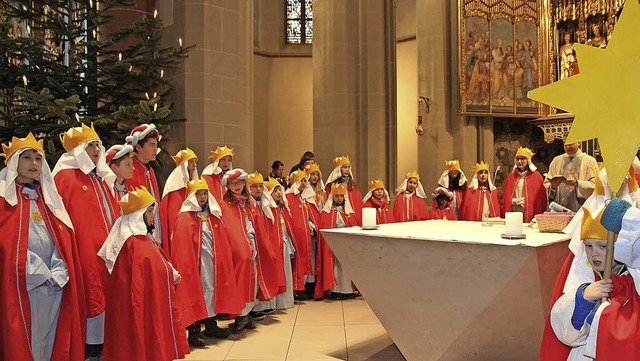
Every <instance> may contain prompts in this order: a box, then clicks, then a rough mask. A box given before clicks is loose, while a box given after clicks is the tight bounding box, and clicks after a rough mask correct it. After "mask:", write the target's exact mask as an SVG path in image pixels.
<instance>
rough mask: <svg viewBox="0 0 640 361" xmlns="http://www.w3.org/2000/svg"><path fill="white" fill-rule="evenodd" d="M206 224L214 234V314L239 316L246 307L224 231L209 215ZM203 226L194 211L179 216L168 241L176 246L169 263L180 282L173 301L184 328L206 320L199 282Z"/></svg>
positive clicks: (215, 219)
mask: <svg viewBox="0 0 640 361" xmlns="http://www.w3.org/2000/svg"><path fill="white" fill-rule="evenodd" d="M206 222H207V223H208V224H209V229H210V230H211V233H212V234H213V241H212V243H213V244H212V250H213V264H212V265H211V267H212V268H213V277H214V279H213V285H214V289H215V291H214V298H215V299H214V310H215V312H216V314H227V315H238V314H239V313H240V311H241V310H242V309H243V308H244V306H245V299H244V296H243V295H241V294H240V292H239V291H238V288H237V285H236V276H235V273H234V272H233V257H232V255H231V247H230V245H229V239H228V238H227V232H226V230H225V227H224V225H223V224H222V222H221V221H220V220H219V219H218V218H217V217H215V216H209V217H208V218H207V220H206ZM202 223H203V221H202V220H201V219H200V218H199V217H198V216H197V215H196V212H182V213H180V214H179V215H178V218H177V221H176V224H175V232H174V234H173V238H172V240H171V241H172V244H173V245H174V246H175V247H174V249H173V251H174V252H173V253H172V254H171V263H172V264H173V266H174V267H175V268H176V269H177V270H178V272H180V275H181V276H182V281H181V282H180V284H179V285H177V286H176V299H177V302H178V307H179V308H180V311H181V313H182V322H183V325H185V326H187V325H191V324H192V323H194V322H196V321H199V320H203V319H205V318H207V317H209V316H208V314H207V305H206V304H205V301H204V295H203V293H202V283H201V281H200V267H201V265H200V255H201V254H202Z"/></svg>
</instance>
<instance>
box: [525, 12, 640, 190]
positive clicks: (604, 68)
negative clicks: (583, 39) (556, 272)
mask: <svg viewBox="0 0 640 361" xmlns="http://www.w3.org/2000/svg"><path fill="white" fill-rule="evenodd" d="M575 50H576V54H577V56H578V58H579V59H580V73H579V74H577V75H574V76H572V77H570V78H567V79H564V80H561V81H558V82H555V83H552V84H549V85H546V86H543V87H541V88H538V89H534V90H532V91H530V92H529V94H528V96H529V98H530V99H533V100H537V101H539V102H541V103H545V104H548V105H551V106H554V107H556V108H559V109H562V110H565V111H568V112H571V113H573V114H575V119H574V121H573V125H572V126H571V131H570V132H569V136H568V137H567V140H566V142H567V143H573V142H577V141H582V140H588V139H593V138H598V143H599V145H600V149H601V150H602V158H603V160H604V164H605V166H606V167H607V176H608V178H609V185H610V187H611V190H612V193H613V194H615V193H617V191H618V190H619V189H620V186H621V185H622V182H623V181H624V179H625V176H626V174H627V172H628V170H629V166H630V164H631V162H632V160H633V157H634V156H635V154H636V152H637V151H638V146H639V145H640V129H639V128H640V104H639V103H638V93H637V92H638V88H639V87H640V4H639V3H638V0H628V1H626V4H625V7H624V9H623V11H622V14H621V15H620V19H619V21H618V23H617V24H616V27H615V32H614V34H613V36H612V37H611V40H610V41H609V44H608V46H607V48H606V49H599V48H595V47H591V46H587V45H582V44H575Z"/></svg>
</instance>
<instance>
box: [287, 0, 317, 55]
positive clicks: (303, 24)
mask: <svg viewBox="0 0 640 361" xmlns="http://www.w3.org/2000/svg"><path fill="white" fill-rule="evenodd" d="M286 12H287V13H286V24H285V26H286V42H287V44H311V42H312V40H313V0H287V8H286Z"/></svg>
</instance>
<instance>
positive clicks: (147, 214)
mask: <svg viewBox="0 0 640 361" xmlns="http://www.w3.org/2000/svg"><path fill="white" fill-rule="evenodd" d="M142 219H143V220H144V224H146V225H147V226H150V225H152V224H154V223H155V220H156V204H155V203H153V204H152V205H150V206H149V208H147V210H146V211H144V214H143V215H142Z"/></svg>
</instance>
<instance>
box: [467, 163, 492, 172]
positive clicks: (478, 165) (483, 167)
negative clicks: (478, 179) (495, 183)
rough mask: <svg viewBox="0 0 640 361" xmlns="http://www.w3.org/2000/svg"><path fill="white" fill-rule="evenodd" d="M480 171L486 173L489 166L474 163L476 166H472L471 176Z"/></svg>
mask: <svg viewBox="0 0 640 361" xmlns="http://www.w3.org/2000/svg"><path fill="white" fill-rule="evenodd" d="M481 170H486V171H487V172H488V171H489V164H488V163H485V162H483V161H481V162H480V163H476V165H474V166H473V168H471V171H472V172H473V174H476V173H478V172H480V171H481Z"/></svg>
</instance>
